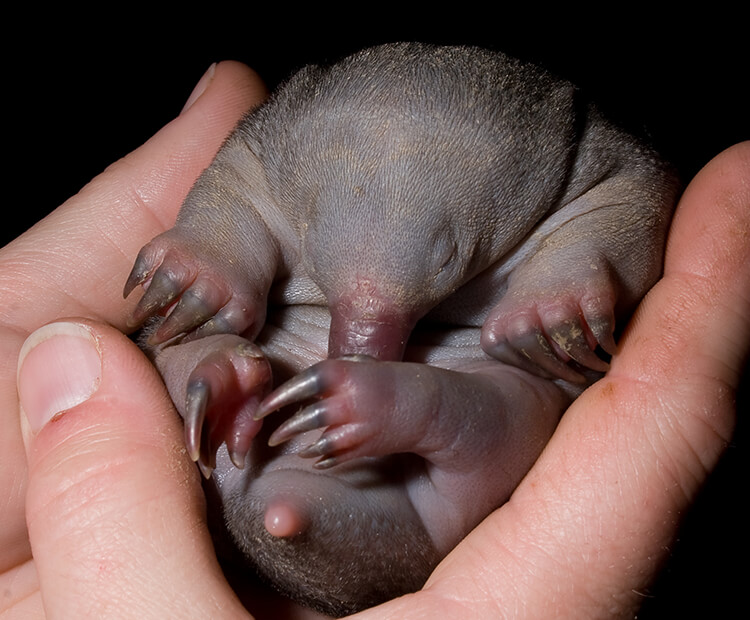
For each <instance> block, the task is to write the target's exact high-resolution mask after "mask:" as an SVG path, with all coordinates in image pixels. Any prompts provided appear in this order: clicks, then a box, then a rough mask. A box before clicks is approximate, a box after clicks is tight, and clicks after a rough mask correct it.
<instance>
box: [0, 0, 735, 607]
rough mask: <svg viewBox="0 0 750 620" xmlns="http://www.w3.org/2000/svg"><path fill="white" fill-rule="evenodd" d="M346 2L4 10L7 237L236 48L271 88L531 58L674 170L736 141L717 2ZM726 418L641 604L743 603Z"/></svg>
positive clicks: (156, 124) (170, 110) (234, 55)
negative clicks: (645, 140)
mask: <svg viewBox="0 0 750 620" xmlns="http://www.w3.org/2000/svg"><path fill="white" fill-rule="evenodd" d="M345 6H348V7H350V8H346V9H342V11H338V12H335V13H334V12H331V13H330V14H325V11H323V10H321V11H319V12H317V13H309V14H308V15H305V16H304V17H301V18H300V17H299V16H296V17H295V14H294V13H295V12H294V11H293V10H292V9H291V8H290V7H284V8H283V9H282V10H281V11H273V14H267V15H262V14H261V13H260V12H258V10H252V11H250V10H248V11H244V12H241V13H238V12H237V11H235V10H228V9H225V8H224V7H222V6H221V5H220V4H212V5H208V6H204V5H201V6H197V5H196V8H195V10H194V11H188V10H187V9H184V8H183V9H181V10H180V12H179V13H177V12H175V13H174V14H173V15H170V16H167V17H166V19H165V18H164V16H161V17H160V18H157V17H156V16H155V15H154V14H153V11H152V10H143V11H141V10H139V9H138V8H136V7H134V6H132V5H128V6H127V7H125V6H120V5H108V7H107V8H106V12H107V13H108V14H107V16H106V17H101V16H96V15H91V14H81V15H74V14H72V13H70V12H69V11H66V12H60V13H58V14H52V13H50V12H43V13H42V12H41V11H40V12H39V14H24V15H16V16H15V17H12V18H11V19H9V20H8V23H7V24H6V27H7V30H8V32H6V36H5V41H6V42H5V43H4V44H3V45H4V46H5V53H4V56H5V59H6V60H5V65H6V67H5V71H4V73H5V85H4V87H3V91H4V93H5V94H4V97H3V98H4V100H5V106H4V107H5V109H6V115H5V116H6V118H5V121H6V127H5V132H4V133H5V136H4V138H5V139H4V141H3V146H4V151H5V160H6V162H5V164H4V167H5V183H6V188H7V193H6V198H5V213H6V214H7V215H6V221H5V224H4V226H3V227H2V233H1V234H2V235H3V237H2V243H3V245H4V244H5V243H6V242H8V241H10V240H11V239H13V238H14V237H15V236H17V235H18V234H20V233H21V232H23V230H25V229H26V228H28V227H29V226H30V225H31V224H33V222H35V221H36V220H38V219H39V218H41V217H43V216H44V215H45V214H46V213H48V212H49V211H51V210H52V209H54V208H55V207H56V206H58V205H59V204H60V203H62V202H63V201H64V200H65V199H66V198H68V197H70V196H71V195H73V194H75V193H76V192H77V191H78V190H79V189H80V188H81V187H82V186H83V185H84V184H85V183H86V182H87V181H89V180H90V179H91V178H92V177H94V176H95V175H96V174H98V173H99V172H100V171H101V170H103V169H104V168H105V167H106V166H107V165H108V164H109V163H111V162H113V161H115V160H116V159H118V158H119V157H121V156H123V155H125V154H126V153H128V152H129V151H131V150H133V149H134V148H136V147H138V146H139V145H140V144H141V143H143V142H144V141H145V140H146V139H148V137H150V136H151V135H152V134H153V133H154V132H155V131H157V130H158V129H159V128H160V127H161V126H163V125H164V124H165V123H166V122H168V121H169V120H170V119H171V118H173V117H174V116H175V115H176V114H178V113H179V111H180V109H181V107H182V105H183V103H184V102H185V100H186V99H187V97H188V96H189V94H190V92H191V91H192V88H193V86H194V84H195V83H196V82H197V81H198V80H199V79H200V77H201V75H202V74H203V73H204V71H205V70H206V69H207V68H208V66H209V65H210V64H211V63H212V62H214V61H218V60H223V59H235V60H241V61H244V62H246V63H247V64H249V65H250V66H252V67H253V68H254V69H255V70H256V71H258V72H259V73H260V74H261V76H262V77H263V78H264V79H265V80H266V82H267V83H268V84H269V85H270V86H273V85H275V84H276V83H278V81H279V80H281V79H283V78H284V77H286V76H287V75H288V74H289V73H291V72H292V71H293V70H294V69H296V68H298V67H300V66H301V65H304V64H307V63H309V62H322V61H327V60H334V59H335V58H337V57H338V56H340V55H343V54H345V53H347V52H350V51H353V50H355V49H358V48H361V47H364V46H366V45H369V44H374V43H379V42H384V41H389V40H422V41H429V42H436V43H472V44H479V45H484V46H487V47H492V48H495V49H499V50H502V51H505V52H507V53H510V54H512V55H516V56H519V57H521V58H525V59H529V60H534V61H538V62H540V63H541V64H543V65H545V66H546V67H548V68H549V69H551V70H553V71H555V72H557V73H559V74H561V75H563V76H565V77H568V78H570V79H571V80H573V81H575V82H576V83H578V84H579V85H580V86H582V87H583V88H585V89H587V90H589V91H590V92H591V93H592V94H593V95H594V96H595V97H596V98H597V99H598V100H599V101H600V102H602V103H603V105H604V107H605V108H607V109H609V110H610V111H611V112H612V113H613V114H615V115H617V116H618V117H622V118H626V119H628V120H629V122H633V123H635V124H636V125H637V126H644V127H645V128H647V130H648V131H649V133H650V135H651V137H652V139H653V141H654V142H655V143H656V145H657V147H659V148H660V149H661V150H662V152H663V153H664V154H665V155H666V156H667V157H668V158H670V159H671V160H672V161H673V162H674V163H675V164H676V165H677V167H678V170H679V171H680V173H681V175H682V176H683V178H684V179H686V180H689V179H690V178H691V177H692V176H693V175H694V174H695V172H697V170H698V169H700V167H701V166H702V165H703V164H705V163H706V162H707V161H708V160H709V159H711V158H712V157H713V156H714V155H716V154H717V153H719V152H720V151H721V150H723V149H724V148H726V147H728V146H730V145H731V144H734V143H736V142H739V141H741V140H746V139H749V138H750V118H749V117H748V116H749V115H748V111H749V110H750V106H749V105H748V102H749V99H748V94H747V88H748V76H749V75H750V70H749V68H748V60H750V52H748V33H747V32H746V31H745V30H744V28H743V26H744V25H745V22H746V18H745V17H740V16H739V15H738V14H735V13H732V12H731V11H730V12H721V13H719V14H716V13H717V12H718V11H720V10H722V9H721V7H720V6H718V5H716V6H703V7H702V11H703V13H702V14H701V15H696V16H690V15H684V14H680V15H676V14H673V13H668V14H663V15H662V16H660V17H656V16H655V15H652V14H650V13H641V12H637V10H636V9H635V8H632V9H629V11H630V12H622V13H611V14H608V15H602V14H599V13H597V14H591V13H588V12H584V11H580V12H576V11H573V10H565V11H560V12H559V13H558V14H555V15H550V14H548V13H545V12H543V10H542V9H541V8H539V7H537V6H534V8H533V9H531V10H529V11H527V12H525V13H524V12H514V13H512V14H510V13H508V12H507V10H506V9H505V8H502V5H497V7H498V8H499V10H500V12H499V13H497V14H490V13H488V12H487V10H486V9H484V10H480V9H474V8H472V7H471V6H469V5H467V6H460V7H456V6H450V7H446V9H448V8H449V9H450V11H447V10H443V12H442V14H441V15H425V14H415V16H413V17H408V16H407V15H404V14H402V11H399V12H398V13H396V12H392V13H390V12H389V10H388V8H387V7H385V6H383V7H373V6H369V5H345ZM487 6H495V5H487ZM352 7H354V8H352ZM102 10H105V9H102ZM265 10H268V9H265ZM402 10H403V7H402ZM711 12H713V13H715V14H714V15H711V14H710V13H711ZM27 13H28V12H27ZM354 13H357V14H356V15H355V14H354ZM746 394H747V390H745V394H744V396H743V398H744V400H742V401H741V402H740V413H741V414H742V412H743V411H744V412H746V411H747V409H748V407H747V397H746ZM739 417H740V427H739V428H738V431H737V433H736V436H735V440H734V442H733V444H732V445H731V446H730V447H729V449H728V451H727V455H726V457H725V458H724V460H723V462H722V463H721V465H720V467H719V469H718V471H717V472H716V473H715V475H714V476H713V477H712V479H711V480H710V482H709V484H708V486H707V488H706V489H705V491H704V493H703V495H702V496H701V498H700V500H699V502H698V504H697V506H696V508H695V509H694V510H693V511H692V512H691V513H690V514H689V515H688V516H687V519H686V521H685V525H684V528H683V530H682V531H681V533H680V536H679V540H678V542H677V543H676V544H675V546H674V548H673V553H672V558H671V561H670V562H669V564H668V566H667V567H666V569H665V571H664V573H663V575H662V577H661V578H660V580H659V581H658V582H657V583H656V584H655V585H654V586H653V588H651V590H650V591H649V592H647V593H644V608H643V610H642V612H641V614H639V616H638V617H639V618H664V617H678V616H679V617H700V616H703V615H710V616H712V617H735V616H736V615H737V614H738V613H739V610H742V609H745V608H746V604H745V599H746V596H745V592H744V591H743V586H744V584H745V582H746V580H747V579H746V576H747V570H746V568H745V566H746V561H747V560H746V549H745V548H746V542H747V535H746V532H745V530H744V527H743V526H744V525H745V524H746V522H747V516H746V515H747V513H746V510H745V508H744V507H743V505H742V496H743V495H744V493H745V492H746V491H747V483H746V480H745V479H744V477H742V475H741V471H744V470H745V469H746V456H745V455H746V440H745V437H746V432H745V430H744V429H745V427H746V422H745V421H744V420H743V416H742V415H740V416H739Z"/></svg>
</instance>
